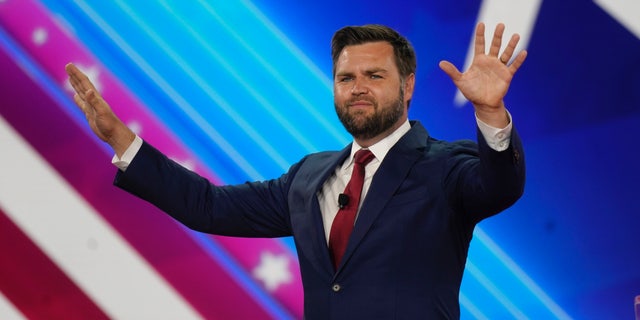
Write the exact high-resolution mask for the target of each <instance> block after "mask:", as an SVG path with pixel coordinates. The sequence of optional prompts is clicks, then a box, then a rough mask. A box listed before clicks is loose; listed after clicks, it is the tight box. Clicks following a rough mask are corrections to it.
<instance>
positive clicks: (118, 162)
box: [111, 135, 142, 171]
mask: <svg viewBox="0 0 640 320" xmlns="http://www.w3.org/2000/svg"><path fill="white" fill-rule="evenodd" d="M141 147H142V138H140V137H139V136H138V135H136V137H135V138H134V139H133V142H131V144H130V145H129V147H128V148H127V150H125V151H124V153H123V154H122V157H120V158H118V156H117V155H115V154H114V155H113V158H112V159H111V163H112V164H113V165H115V166H116V167H118V169H120V170H121V171H125V170H127V168H128V167H129V164H130V163H131V161H133V158H134V157H135V156H136V154H138V151H139V150H140V148H141Z"/></svg>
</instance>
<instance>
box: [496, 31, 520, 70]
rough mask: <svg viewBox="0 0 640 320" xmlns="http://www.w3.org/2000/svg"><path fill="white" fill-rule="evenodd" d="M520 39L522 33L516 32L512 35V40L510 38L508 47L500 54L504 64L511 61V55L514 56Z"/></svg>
mask: <svg viewBox="0 0 640 320" xmlns="http://www.w3.org/2000/svg"><path fill="white" fill-rule="evenodd" d="M519 41H520V35H519V34H517V33H515V34H513V35H512V36H511V40H509V44H507V47H506V48H505V49H504V52H502V55H500V61H501V62H502V63H504V64H507V62H509V60H511V57H512V56H513V52H514V51H515V50H516V46H517V45H518V42H519Z"/></svg>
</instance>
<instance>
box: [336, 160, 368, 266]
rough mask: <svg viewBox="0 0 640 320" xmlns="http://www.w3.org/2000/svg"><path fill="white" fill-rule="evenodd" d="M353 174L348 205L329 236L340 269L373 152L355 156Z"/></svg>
mask: <svg viewBox="0 0 640 320" xmlns="http://www.w3.org/2000/svg"><path fill="white" fill-rule="evenodd" d="M354 158H355V160H354V164H353V173H351V180H349V183H348V184H347V187H346V188H344V194H346V195H347V199H348V201H347V204H346V205H345V206H343V207H342V208H340V210H338V214H337V215H336V217H335V218H334V219H333V224H332V225H331V232H330V234H329V250H330V251H331V258H332V259H333V266H334V267H335V268H336V269H338V265H340V260H341V259H342V256H343V255H344V252H345V250H346V249H347V243H348V242H349V236H350V235H351V231H352V230H353V224H354V223H355V220H356V213H357V212H358V206H359V204H360V195H361V194H362V185H363V184H364V167H365V166H366V165H367V163H369V162H370V161H371V160H373V158H375V156H374V155H373V153H371V151H369V150H364V149H360V150H358V152H356V154H355V156H354Z"/></svg>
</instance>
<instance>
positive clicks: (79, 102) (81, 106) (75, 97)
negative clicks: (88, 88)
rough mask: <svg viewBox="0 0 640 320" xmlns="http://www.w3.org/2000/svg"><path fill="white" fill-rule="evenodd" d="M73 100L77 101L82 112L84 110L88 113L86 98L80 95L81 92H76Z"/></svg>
mask: <svg viewBox="0 0 640 320" xmlns="http://www.w3.org/2000/svg"><path fill="white" fill-rule="evenodd" d="M73 102H75V103H76V105H77V106H78V108H80V110H82V112H83V113H84V114H86V113H87V112H86V110H85V108H86V106H85V101H84V99H82V97H80V95H79V94H77V93H76V94H74V95H73Z"/></svg>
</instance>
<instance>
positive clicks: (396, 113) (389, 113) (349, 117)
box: [334, 89, 404, 140]
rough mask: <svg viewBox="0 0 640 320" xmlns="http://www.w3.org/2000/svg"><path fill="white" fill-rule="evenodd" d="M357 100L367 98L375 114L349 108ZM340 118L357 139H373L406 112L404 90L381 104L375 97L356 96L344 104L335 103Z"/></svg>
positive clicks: (390, 126)
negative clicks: (384, 103)
mask: <svg viewBox="0 0 640 320" xmlns="http://www.w3.org/2000/svg"><path fill="white" fill-rule="evenodd" d="M356 100H366V101H368V102H370V103H372V104H373V114H371V115H369V116H367V111H366V110H355V111H352V110H350V109H349V104H351V103H353V102H354V101H356ZM334 106H335V109H336V113H337V114H338V119H340V122H342V125H343V126H344V128H345V129H346V130H347V131H348V132H349V133H350V134H351V135H352V136H353V137H354V138H356V139H362V140H366V139H371V138H373V137H376V136H378V135H379V134H381V133H383V132H385V131H387V130H389V129H390V128H392V127H393V126H394V125H395V124H396V123H397V122H398V120H399V119H400V118H401V117H402V115H403V114H404V92H403V91H402V89H400V93H399V94H398V98H397V99H395V100H393V101H391V102H389V103H388V104H386V105H382V106H380V105H379V104H378V101H376V100H375V99H374V98H362V97H359V98H354V99H352V100H349V101H347V102H345V103H344V104H342V105H338V104H337V103H334Z"/></svg>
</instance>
